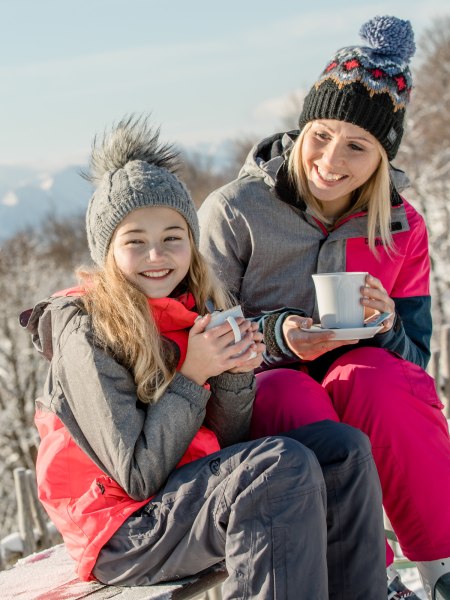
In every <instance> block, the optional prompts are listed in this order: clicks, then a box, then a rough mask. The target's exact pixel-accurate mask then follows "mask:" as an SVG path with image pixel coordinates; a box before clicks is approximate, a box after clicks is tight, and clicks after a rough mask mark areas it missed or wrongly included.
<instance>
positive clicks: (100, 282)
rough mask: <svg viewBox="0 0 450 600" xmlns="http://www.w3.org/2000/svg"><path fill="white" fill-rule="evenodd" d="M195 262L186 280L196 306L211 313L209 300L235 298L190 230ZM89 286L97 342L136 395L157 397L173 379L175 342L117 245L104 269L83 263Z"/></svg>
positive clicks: (82, 276)
mask: <svg viewBox="0 0 450 600" xmlns="http://www.w3.org/2000/svg"><path fill="white" fill-rule="evenodd" d="M189 239H190V243H191V251H192V252H191V264H190V267H189V271H188V273H187V275H186V278H185V283H186V287H187V290H188V291H190V292H191V293H192V295H193V296H194V299H195V304H196V309H197V311H198V312H199V313H200V314H205V313H206V304H205V303H206V301H207V300H208V299H209V298H210V299H211V300H212V301H213V302H214V305H215V306H216V308H219V309H225V308H229V307H230V306H232V304H233V301H232V298H231V296H230V295H229V294H228V292H227V291H226V290H225V289H224V288H223V287H222V285H221V284H220V282H219V281H218V280H216V278H215V276H214V275H213V273H212V272H211V270H210V268H209V267H208V265H207V263H206V261H205V259H204V258H203V257H202V255H201V254H200V252H199V250H198V248H197V247H196V245H195V243H194V240H193V237H192V234H191V231H190V229H189ZM77 275H78V278H79V280H80V282H81V285H82V286H83V288H84V289H85V290H86V293H85V295H83V296H82V301H83V303H84V305H85V307H86V310H87V312H88V313H89V314H90V315H91V318H92V326H93V328H94V332H95V335H96V339H97V341H98V343H100V344H101V345H103V346H104V347H105V348H108V349H109V350H110V351H111V352H112V353H113V354H114V355H115V357H116V358H117V359H118V360H119V361H120V362H121V363H122V364H123V365H124V366H125V367H127V368H128V369H129V370H130V372H131V373H132V374H133V377H134V381H135V384H136V388H137V390H136V393H137V396H138V398H139V400H141V401H142V402H145V403H149V404H153V403H155V402H157V401H158V399H159V398H160V397H161V395H162V394H163V393H164V391H165V390H166V388H167V386H168V385H169V384H170V382H171V381H172V379H173V377H174V375H175V371H176V364H175V363H176V361H175V360H174V359H175V357H174V356H173V352H172V350H171V348H172V346H171V345H168V344H166V343H164V340H163V338H162V336H161V334H160V332H159V331H158V328H157V326H156V323H155V321H154V319H153V316H152V314H151V311H150V309H149V306H148V301H147V296H146V295H145V294H144V293H143V292H141V291H140V290H139V289H138V288H136V287H135V286H134V285H133V284H132V283H130V282H129V281H128V280H127V279H126V277H125V276H124V275H123V273H122V272H121V271H120V270H119V268H118V267H117V265H116V262H115V259H114V254H113V250H112V245H111V246H110V248H109V251H108V254H107V257H106V261H105V265H104V268H95V269H91V268H85V267H81V268H80V269H78V271H77Z"/></svg>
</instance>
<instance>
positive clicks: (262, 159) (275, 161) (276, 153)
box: [239, 130, 299, 188]
mask: <svg viewBox="0 0 450 600" xmlns="http://www.w3.org/2000/svg"><path fill="white" fill-rule="evenodd" d="M298 134H299V131H298V130H295V131H288V132H285V133H275V134H274V135H272V136H271V137H268V138H265V139H263V140H261V141H260V142H258V143H257V144H255V146H253V148H252V149H251V150H250V152H249V153H248V155H247V158H246V160H245V163H244V165H243V167H242V169H241V170H240V172H239V178H240V177H244V176H246V175H250V176H251V177H259V178H262V179H264V182H265V183H266V185H268V186H269V187H270V188H274V187H275V186H276V183H277V176H278V173H279V170H280V169H281V167H282V166H283V163H284V161H285V159H286V158H287V156H289V152H290V150H291V148H292V146H293V145H294V142H295V140H296V139H297V137H298Z"/></svg>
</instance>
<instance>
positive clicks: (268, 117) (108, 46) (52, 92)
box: [0, 0, 450, 168]
mask: <svg viewBox="0 0 450 600" xmlns="http://www.w3.org/2000/svg"><path fill="white" fill-rule="evenodd" d="M449 5H450V3H448V2H447V0H427V2H423V0H396V2H395V3H393V2H389V1H384V0H380V1H376V2H371V1H365V2H362V1H361V0H355V1H353V0H343V1H341V2H336V1H335V0H330V1H328V0H325V1H320V0H319V1H317V2H312V1H308V2H303V1H301V0H297V1H296V2H294V1H291V0H288V1H284V0H278V1H277V2H274V1H273V0H272V1H270V2H269V1H267V0H258V1H257V2H256V1H253V0H240V1H237V0H226V1H223V2H214V1H211V0H210V1H209V2H206V1H204V0H199V1H196V0H190V1H188V0H172V1H171V2H170V1H169V0H167V2H162V1H161V0H158V1H153V0H76V1H75V0H0V15H1V20H0V22H1V35H0V89H1V103H0V107H1V110H0V131H1V138H0V139H1V142H0V165H5V164H14V165H27V166H30V165H31V166H36V167H39V168H40V167H43V166H45V167H46V168H51V167H53V166H62V165H64V164H71V163H80V162H83V161H84V160H85V158H86V156H87V154H88V152H89V148H90V143H91V140H92V137H93V135H94V134H95V133H96V132H100V131H102V130H103V129H104V127H105V126H108V125H110V124H111V123H112V122H114V121H117V120H118V119H120V118H121V117H122V116H123V115H125V114H129V113H131V112H137V113H141V112H152V114H153V119H154V122H155V123H156V124H160V125H161V129H162V137H163V138H164V139H167V140H170V141H175V142H177V143H178V144H180V145H183V146H186V147H188V148H192V149H199V150H205V149H207V148H210V149H212V150H214V148H215V147H217V146H219V145H220V144H222V143H223V141H224V140H226V139H229V138H231V139H233V138H238V137H241V136H245V135H257V136H264V135H266V134H270V133H273V132H274V131H275V130H276V129H278V128H279V126H280V119H281V114H282V112H283V109H284V108H285V107H286V106H287V102H288V99H289V97H290V96H292V94H293V93H294V92H295V91H299V90H305V89H308V88H309V87H310V85H311V84H312V83H313V81H314V80H315V78H316V77H317V75H318V74H319V72H320V71H321V69H322V68H323V67H324V66H325V63H326V61H327V60H328V59H329V58H330V57H331V56H332V54H333V53H334V51H335V50H337V49H338V48H339V47H341V46H346V45H350V44H354V43H360V41H361V40H360V38H359V35H358V31H359V28H360V26H361V24H362V23H363V22H365V21H366V20H368V19H369V18H371V17H372V16H375V15H382V14H395V15H396V16H398V17H400V18H403V19H409V20H410V21H411V22H412V24H413V27H414V30H415V32H416V38H418V37H420V34H421V32H422V31H423V30H424V28H427V27H428V26H429V25H431V23H432V19H433V18H436V17H439V16H442V15H448V14H450V6H449ZM393 11H395V12H394V13H393Z"/></svg>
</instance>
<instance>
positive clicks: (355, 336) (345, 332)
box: [302, 325, 383, 340]
mask: <svg viewBox="0 0 450 600" xmlns="http://www.w3.org/2000/svg"><path fill="white" fill-rule="evenodd" d="M382 328H383V325H378V326H377V327H373V326H370V325H367V326H366V327H349V328H347V329H323V327H322V326H321V325H312V326H311V327H310V328H309V329H303V327H302V331H305V332H306V333H325V332H326V333H328V332H329V331H332V332H333V333H334V334H335V337H334V338H333V340H366V339H368V338H371V337H373V336H374V335H375V334H376V333H378V332H379V331H380V329H382Z"/></svg>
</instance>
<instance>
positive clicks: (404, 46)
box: [299, 16, 416, 160]
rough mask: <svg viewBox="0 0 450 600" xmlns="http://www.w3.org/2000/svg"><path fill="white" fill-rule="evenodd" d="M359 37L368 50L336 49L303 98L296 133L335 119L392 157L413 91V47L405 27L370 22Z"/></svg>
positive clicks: (392, 21) (387, 20)
mask: <svg viewBox="0 0 450 600" xmlns="http://www.w3.org/2000/svg"><path fill="white" fill-rule="evenodd" d="M360 36H361V37H362V39H363V40H364V41H365V42H367V44H369V45H368V46H348V47H345V48H341V49H340V50H338V52H337V53H336V54H335V56H334V57H333V58H332V60H331V61H330V62H329V63H328V64H327V66H326V67H325V69H324V71H323V72H322V74H321V76H320V77H319V79H318V80H317V81H316V83H315V84H314V86H313V87H312V89H311V90H310V92H309V93H308V95H307V96H306V98H305V102H304V104H303V110H302V113H301V115H300V118H299V126H300V129H303V127H304V126H305V125H306V123H308V122H309V121H313V120H315V119H337V120H340V121H347V122H349V123H353V124H355V125H359V126H360V127H362V128H363V129H365V130H367V131H369V132H370V133H371V134H372V135H373V136H374V137H376V138H377V140H378V141H379V142H380V143H381V145H382V146H383V148H384V149H385V150H386V153H387V155H388V158H389V160H392V159H393V158H394V157H395V155H396V154H397V151H398V148H399V146H400V141H401V139H402V136H403V121H404V116H405V108H406V105H407V104H408V102H409V97H410V93H411V87H412V79H411V72H410V69H409V62H410V59H411V58H412V56H413V55H414V52H415V50H416V46H415V44H414V33H413V30H412V27H411V23H410V22H409V21H402V20H401V19H397V18H396V17H390V16H383V17H374V18H373V19H371V20H370V21H368V22H367V23H365V24H364V25H363V26H362V27H361V30H360Z"/></svg>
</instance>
